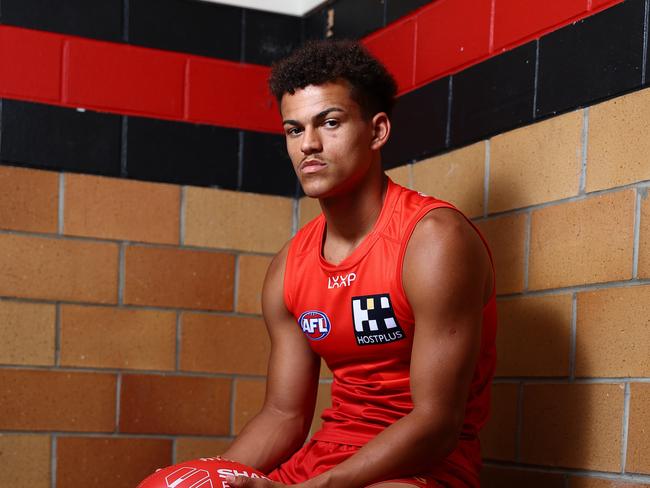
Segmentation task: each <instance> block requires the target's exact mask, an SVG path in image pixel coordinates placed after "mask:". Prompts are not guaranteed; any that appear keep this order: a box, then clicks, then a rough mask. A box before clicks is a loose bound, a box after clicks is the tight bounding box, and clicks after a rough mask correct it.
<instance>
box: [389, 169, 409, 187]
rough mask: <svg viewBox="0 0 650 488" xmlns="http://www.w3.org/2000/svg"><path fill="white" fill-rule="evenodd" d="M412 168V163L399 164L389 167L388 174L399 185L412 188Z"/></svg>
mask: <svg viewBox="0 0 650 488" xmlns="http://www.w3.org/2000/svg"><path fill="white" fill-rule="evenodd" d="M411 169H412V165H411V164H405V165H403V166H398V167H397V168H393V169H389V170H388V171H386V174H387V175H388V177H389V178H390V179H391V180H393V181H394V182H395V183H397V184H398V185H402V186H405V187H406V188H411Z"/></svg>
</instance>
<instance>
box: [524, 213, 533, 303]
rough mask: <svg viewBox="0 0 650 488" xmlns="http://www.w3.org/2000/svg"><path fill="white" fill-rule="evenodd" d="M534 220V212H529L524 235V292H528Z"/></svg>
mask: <svg viewBox="0 0 650 488" xmlns="http://www.w3.org/2000/svg"><path fill="white" fill-rule="evenodd" d="M532 220H533V217H532V212H528V213H527V214H526V229H525V234H524V292H526V291H528V268H529V262H530V234H531V227H532Z"/></svg>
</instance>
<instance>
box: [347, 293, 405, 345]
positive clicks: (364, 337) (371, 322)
mask: <svg viewBox="0 0 650 488" xmlns="http://www.w3.org/2000/svg"><path fill="white" fill-rule="evenodd" d="M352 318H353V322H354V335H355V337H356V339H357V345H359V346H369V345H372V344H386V343H388V342H395V341H399V340H401V339H404V338H405V337H406V335H405V334H404V331H403V330H402V328H401V327H400V325H399V323H398V322H397V317H395V312H394V311H393V306H392V305H391V302H390V295H389V294H388V293H384V294H381V295H366V296H363V297H352Z"/></svg>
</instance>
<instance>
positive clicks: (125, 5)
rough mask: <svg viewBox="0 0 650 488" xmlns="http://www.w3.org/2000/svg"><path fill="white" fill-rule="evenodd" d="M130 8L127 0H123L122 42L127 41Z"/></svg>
mask: <svg viewBox="0 0 650 488" xmlns="http://www.w3.org/2000/svg"><path fill="white" fill-rule="evenodd" d="M130 9H131V5H130V3H129V0H124V3H122V41H124V42H129V21H130V18H129V17H130V15H129V11H130Z"/></svg>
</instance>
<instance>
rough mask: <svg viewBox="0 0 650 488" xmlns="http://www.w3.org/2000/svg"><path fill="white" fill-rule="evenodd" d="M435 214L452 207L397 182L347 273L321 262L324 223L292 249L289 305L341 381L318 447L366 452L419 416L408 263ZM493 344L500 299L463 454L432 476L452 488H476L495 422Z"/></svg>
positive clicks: (484, 340) (488, 311)
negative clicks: (400, 423)
mask: <svg viewBox="0 0 650 488" xmlns="http://www.w3.org/2000/svg"><path fill="white" fill-rule="evenodd" d="M437 208H452V209H453V208H454V207H453V206H452V205H451V204H449V203H447V202H443V201H441V200H437V199H435V198H432V197H428V196H425V195H422V194H420V193H417V192H414V191H411V190H408V189H406V188H404V187H402V186H399V185H397V184H395V183H393V182H392V181H390V180H389V181H388V189H387V191H386V196H385V198H384V203H383V207H382V210H381V213H380V215H379V218H378V220H377V222H376V223H375V226H374V228H373V230H372V231H371V233H370V234H369V235H368V236H367V237H366V238H365V239H364V241H363V242H362V243H361V244H360V245H359V246H358V247H357V248H356V249H355V250H354V251H353V252H352V254H351V255H350V256H348V257H347V258H346V259H345V260H343V261H342V262H341V263H340V264H338V265H333V264H330V263H328V262H327V261H326V260H325V259H324V258H323V256H322V253H321V246H322V242H323V233H324V231H325V218H324V216H323V215H322V214H321V215H320V216H318V217H317V218H316V219H314V220H312V221H311V222H310V223H308V224H307V225H306V226H305V227H303V228H302V229H301V230H300V231H299V232H298V233H297V234H296V236H295V237H294V239H293V241H292V242H291V245H290V247H289V253H288V256H287V263H286V269H285V275H284V299H285V303H286V306H287V309H288V310H289V311H290V312H291V313H292V314H293V315H294V316H295V317H296V320H297V321H298V325H299V326H300V327H301V329H302V331H303V332H304V334H305V337H306V339H307V340H308V341H309V344H310V346H311V348H312V350H313V351H314V352H315V353H317V354H318V355H319V356H321V357H322V358H323V359H324V360H325V362H326V363H327V365H328V366H329V368H330V369H331V370H332V372H333V374H334V381H333V384H332V406H331V408H328V409H326V410H325V411H324V412H323V414H322V419H323V425H322V428H321V430H320V431H318V432H317V433H316V434H314V436H313V438H314V439H316V440H321V441H329V442H337V443H341V444H351V445H357V446H361V445H363V444H365V443H366V442H368V441H369V440H370V439H372V438H373V437H374V436H376V435H377V434H379V433H380V432H381V431H382V430H384V429H385V428H386V427H388V426H389V425H391V424H392V423H394V422H395V421H397V420H398V419H400V418H401V417H403V416H404V415H406V414H408V413H409V412H410V411H411V410H412V409H413V402H412V399H411V392H410V388H409V368H410V363H411V346H412V343H413V333H414V328H415V327H416V324H415V322H414V318H413V312H412V310H411V307H410V305H409V303H408V300H407V298H406V295H405V293H404V290H403V289H402V263H403V260H404V253H405V251H406V246H407V244H408V241H409V238H410V236H411V234H412V232H413V230H414V228H415V226H416V224H417V223H418V222H419V221H420V219H422V217H423V216H424V215H425V214H427V213H428V212H430V211H431V210H434V209H437ZM468 221H469V220H468ZM470 223H471V222H470ZM477 232H478V230H477ZM479 235H480V233H479ZM481 239H483V237H481ZM483 242H485V240H483ZM486 247H487V245H486ZM488 252H489V251H488ZM495 335H496V295H495V292H494V290H493V292H492V296H491V297H490V300H489V302H488V304H487V305H486V306H485V308H484V310H483V329H482V336H481V349H480V356H479V359H478V362H477V365H476V369H475V372H474V377H473V379H472V384H471V388H470V393H469V397H468V399H467V406H466V411H465V420H464V424H463V428H462V433H461V436H460V440H459V443H458V446H457V448H456V449H455V451H454V452H453V453H452V454H450V455H449V456H448V457H447V458H446V459H445V460H443V461H441V462H439V463H436V464H435V465H434V466H433V468H432V471H433V472H434V473H435V474H436V476H438V477H440V478H441V479H442V480H447V481H448V482H449V483H453V484H452V486H459V485H458V483H459V482H463V483H465V484H464V485H462V486H478V472H479V469H480V465H481V459H480V447H479V443H478V437H477V434H478V431H479V430H480V428H481V427H482V426H483V425H484V423H485V421H486V419H487V417H488V413H489V406H490V384H491V379H492V376H493V373H494V368H495V361H496V349H495Z"/></svg>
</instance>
